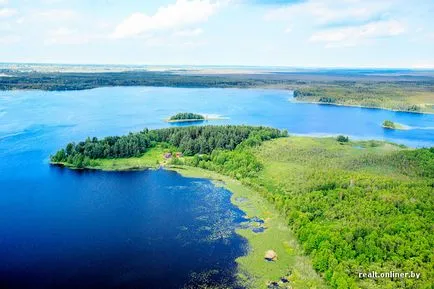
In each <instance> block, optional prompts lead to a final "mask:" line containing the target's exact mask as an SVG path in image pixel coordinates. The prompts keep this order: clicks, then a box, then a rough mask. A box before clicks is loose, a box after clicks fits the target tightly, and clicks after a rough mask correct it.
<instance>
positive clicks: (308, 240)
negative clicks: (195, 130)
mask: <svg viewBox="0 0 434 289" xmlns="http://www.w3.org/2000/svg"><path fill="white" fill-rule="evenodd" d="M357 144H358V145H359V146H361V147H362V149H356V148H353V147H352V146H341V145H339V144H338V143H336V142H333V140H328V139H312V140H310V139H308V138H294V137H292V138H290V139H289V140H288V139H281V140H275V141H273V142H267V143H265V144H263V145H262V146H261V147H259V148H258V149H255V150H254V151H253V152H254V153H255V152H256V155H257V158H258V159H259V160H260V163H262V164H263V166H264V169H263V170H261V171H260V172H259V174H258V177H257V178H254V179H250V180H249V184H250V185H252V186H254V187H255V188H256V189H257V190H258V191H260V192H262V194H263V195H264V196H265V197H266V198H267V199H268V200H269V201H271V202H272V203H274V204H275V205H276V207H277V208H278V209H280V210H281V212H282V213H283V214H285V215H286V216H287V219H288V223H289V224H290V225H291V226H292V228H293V229H294V231H295V233H296V234H297V236H298V238H299V240H300V242H301V243H302V245H303V247H304V249H305V251H306V252H307V253H308V254H309V255H310V256H311V257H312V261H313V266H314V268H315V269H316V270H317V271H319V272H321V273H324V277H325V279H326V280H327V281H328V283H329V284H330V285H331V287H332V288H358V287H360V285H358V282H363V284H364V286H362V288H365V287H366V288H429V284H430V280H432V278H433V274H432V272H433V270H432V269H433V268H432V263H431V262H432V261H431V260H432V259H433V258H434V252H433V251H432V249H430V248H433V246H434V238H433V234H434V232H433V227H432V223H433V221H434V213H433V212H434V198H433V196H434V183H433V181H432V180H433V179H434V149H433V148H431V149H417V150H408V149H402V148H400V147H398V146H393V145H390V144H387V143H381V144H376V145H375V146H370V144H369V142H359V143H357ZM372 270H375V271H379V272H388V271H402V272H404V271H413V272H420V273H422V276H425V277H424V278H422V279H420V280H414V279H405V280H401V281H392V280H390V279H381V280H363V281H361V280H359V279H358V278H357V273H358V272H368V271H372Z"/></svg>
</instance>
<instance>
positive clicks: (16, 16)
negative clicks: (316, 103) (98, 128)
mask: <svg viewBox="0 0 434 289" xmlns="http://www.w3.org/2000/svg"><path fill="white" fill-rule="evenodd" d="M432 15H434V1H431V0H414V1H408V0H376V1H375V0H307V1H297V0H293V1H285V0H275V1H266V0H167V1H166V0H163V1H145V0H144V1H137V0H92V1H88V0H0V62H48V63H93V64H147V65H160V64H161V65H246V66H250V65H252V66H296V67H408V68H434V17H432Z"/></svg>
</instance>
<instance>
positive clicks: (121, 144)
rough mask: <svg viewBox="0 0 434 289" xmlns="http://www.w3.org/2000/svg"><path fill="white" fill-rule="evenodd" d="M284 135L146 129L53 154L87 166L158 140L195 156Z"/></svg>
mask: <svg viewBox="0 0 434 289" xmlns="http://www.w3.org/2000/svg"><path fill="white" fill-rule="evenodd" d="M281 135H282V133H281V132H280V131H279V130H277V129H273V128H266V127H252V126H230V125H228V126H193V127H176V128H166V129H157V130H148V129H144V130H143V131H141V132H138V133H129V134H128V135H124V136H109V137H106V138H104V139H101V140H99V139H97V138H95V137H94V138H92V139H91V138H87V139H86V140H85V141H82V142H79V143H77V144H76V143H69V144H68V145H67V146H66V148H65V149H61V150H59V151H58V152H56V153H55V154H54V155H53V156H51V161H52V162H53V163H66V164H69V165H72V166H74V167H77V168H83V167H86V166H87V164H88V163H89V160H94V159H110V158H111V159H115V158H131V157H140V156H141V155H143V154H144V153H145V152H146V151H147V150H149V149H150V148H153V147H155V146H156V145H157V144H159V145H163V146H164V145H165V144H167V145H168V146H171V147H175V148H177V149H178V150H179V151H181V152H182V153H183V154H184V155H186V156H193V155H195V154H210V153H211V152H213V151H214V150H216V149H220V150H234V149H235V148H236V146H237V145H239V144H240V143H241V142H243V141H244V140H247V139H248V138H249V137H250V136H252V137H253V138H255V139H257V140H265V139H272V138H277V137H280V136H281ZM167 145H166V146H167Z"/></svg>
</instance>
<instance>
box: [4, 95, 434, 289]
mask: <svg viewBox="0 0 434 289" xmlns="http://www.w3.org/2000/svg"><path fill="white" fill-rule="evenodd" d="M291 98H292V94H291V93H290V92H288V91H278V90H240V89H179V88H147V87H114V88H99V89H93V90H85V91H68V92H45V91H0V260H1V262H0V287H2V286H3V287H6V286H9V288H78V287H80V288H95V287H105V288H182V287H183V286H185V285H186V286H187V287H188V286H189V285H191V284H193V285H194V284H196V285H197V284H199V283H200V282H205V283H206V282H211V283H210V284H212V282H220V283H225V284H232V282H233V271H234V269H235V261H234V260H235V258H236V257H238V256H240V255H242V254H244V253H245V250H246V241H245V240H244V239H242V238H240V237H239V236H238V235H236V234H235V233H234V230H235V227H236V226H237V225H238V224H239V223H240V222H241V221H242V216H243V214H242V212H241V211H239V210H238V209H237V208H235V207H234V206H233V205H231V203H230V201H229V198H230V192H228V191H227V190H225V189H222V188H216V187H215V186H214V185H212V184H211V182H209V181H207V180H197V179H190V178H183V177H181V176H180V175H178V174H176V173H173V172H168V171H164V170H158V171H143V172H123V173H120V172H75V171H69V170H66V169H60V168H53V167H50V166H49V165H48V157H49V155H50V154H52V153H53V152H55V151H56V150H57V149H58V148H59V147H63V146H64V145H65V144H66V143H67V142H70V141H78V140H81V139H84V138H85V137H87V136H98V137H102V136H107V135H118V134H125V133H128V132H129V131H138V130H141V129H143V128H144V127H148V128H159V127H167V126H170V124H168V123H166V122H164V119H165V118H167V117H169V116H170V115H172V114H174V113H177V112H180V111H189V112H196V113H204V114H217V115H221V116H224V117H227V119H225V120H218V121H210V122H208V124H250V125H267V126H273V127H277V128H281V129H287V130H288V131H289V132H290V133H293V134H314V135H336V134H344V135H349V136H350V137H354V138H361V139H384V140H388V141H393V142H397V143H402V144H405V145H409V146H413V147H421V146H434V115H422V114H411V113H402V112H391V111H386V110H376V109H363V108H349V107H337V106H327V105H314V104H299V103H293V102H291ZM385 119H389V120H392V121H395V122H398V123H402V124H405V125H408V126H410V127H412V128H414V129H411V130H406V131H391V130H386V129H383V128H382V127H381V123H382V122H383V121H384V120H385Z"/></svg>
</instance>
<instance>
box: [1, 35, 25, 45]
mask: <svg viewBox="0 0 434 289" xmlns="http://www.w3.org/2000/svg"><path fill="white" fill-rule="evenodd" d="M20 40H21V38H20V37H19V36H18V35H6V36H0V44H4V45H7V44H13V43H17V42H19V41H20Z"/></svg>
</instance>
